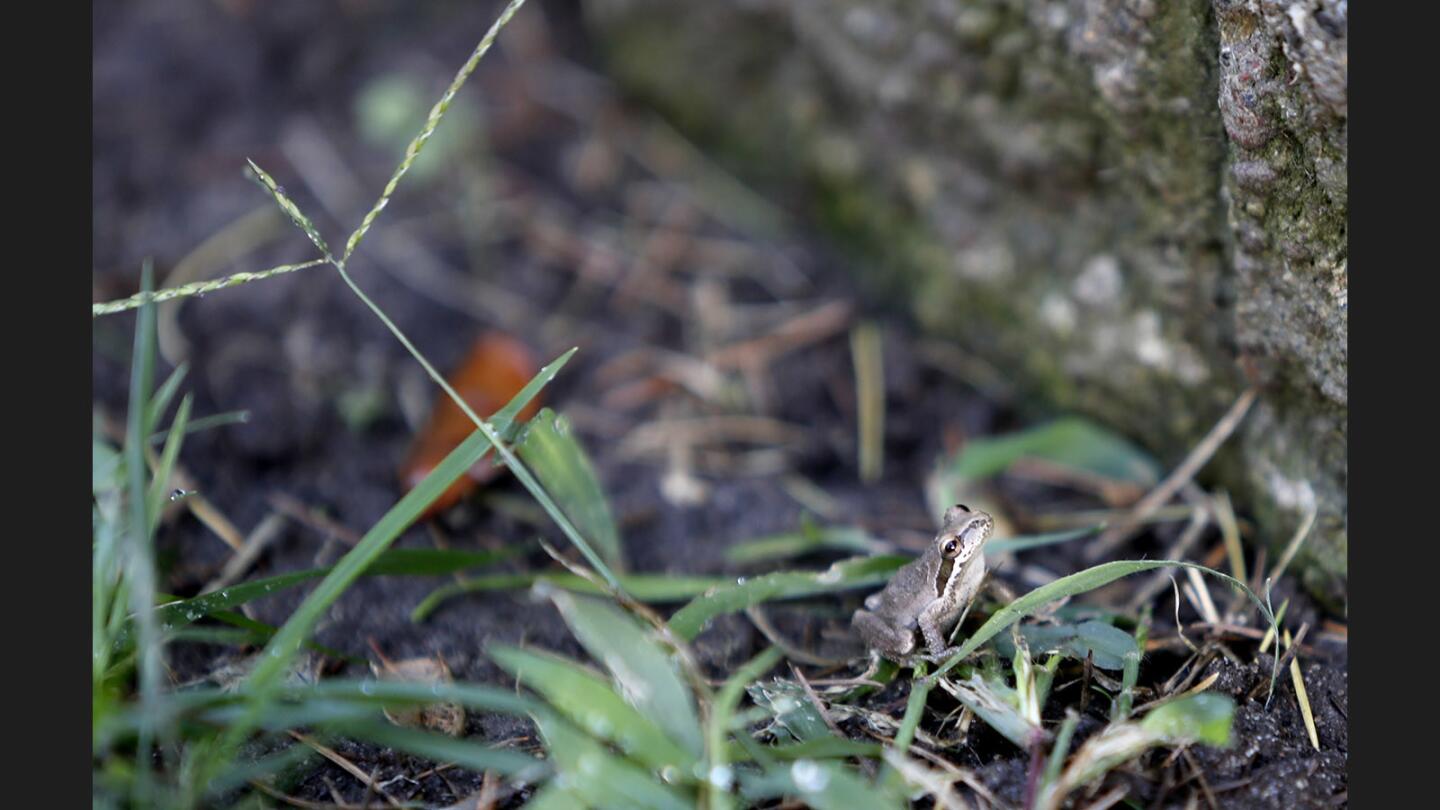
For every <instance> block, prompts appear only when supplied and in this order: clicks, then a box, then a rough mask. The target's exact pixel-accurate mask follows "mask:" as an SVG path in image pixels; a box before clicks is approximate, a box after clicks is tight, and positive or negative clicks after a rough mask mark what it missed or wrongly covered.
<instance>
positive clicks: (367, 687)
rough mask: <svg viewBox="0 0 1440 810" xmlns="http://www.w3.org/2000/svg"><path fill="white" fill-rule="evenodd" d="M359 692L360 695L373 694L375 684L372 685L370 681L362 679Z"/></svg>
mask: <svg viewBox="0 0 1440 810" xmlns="http://www.w3.org/2000/svg"><path fill="white" fill-rule="evenodd" d="M360 694H362V695H373V694H375V686H374V685H373V684H372V683H371V682H370V681H362V682H361V683H360Z"/></svg>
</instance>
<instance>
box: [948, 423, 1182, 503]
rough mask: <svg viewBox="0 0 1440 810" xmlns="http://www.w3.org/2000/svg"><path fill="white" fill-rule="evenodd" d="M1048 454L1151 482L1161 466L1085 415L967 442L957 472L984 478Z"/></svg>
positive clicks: (1115, 475)
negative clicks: (1018, 463) (1026, 458)
mask: <svg viewBox="0 0 1440 810" xmlns="http://www.w3.org/2000/svg"><path fill="white" fill-rule="evenodd" d="M1027 456H1028V457H1032V458H1042V459H1045V460H1046V461H1051V462H1054V463H1056V464H1060V465H1063V466H1066V467H1070V468H1072V469H1077V470H1083V471H1085V472H1090V473H1094V474H1096V475H1099V476H1102V477H1105V478H1109V479H1112V480H1116V481H1128V482H1131V483H1134V484H1138V485H1140V486H1150V485H1153V484H1155V483H1156V482H1157V481H1158V480H1159V475H1160V465H1159V464H1157V463H1156V462H1155V460H1154V459H1153V458H1151V457H1150V456H1149V455H1148V454H1146V453H1145V452H1143V451H1142V450H1140V449H1139V448H1138V447H1136V446H1135V445H1133V444H1131V443H1130V442H1129V441H1128V440H1126V439H1124V438H1123V437H1121V436H1119V435H1117V434H1115V433H1113V432H1111V431H1109V430H1106V429H1105V428H1103V427H1100V426H1099V425H1096V424H1095V423H1093V422H1090V421H1089V420H1086V419H1081V418H1079V417H1070V418H1066V419H1060V420H1058V421H1055V422H1050V423H1049V424H1045V425H1041V426H1039V427H1035V428H1031V429H1029V430H1023V431H1020V432H1018V433H1010V434H1007V435H1004V436H996V437H991V438H982V439H972V440H970V441H969V442H966V444H965V446H964V448H963V449H962V450H961V452H960V456H959V458H957V459H956V460H955V462H954V465H953V469H952V472H953V473H955V474H956V475H958V476H960V477H961V478H965V479H970V480H978V479H982V478H989V477H991V476H993V475H997V474H999V473H1001V472H1004V471H1005V470H1006V469H1007V468H1009V466H1010V465H1011V464H1013V463H1015V461H1017V460H1018V459H1021V458H1024V457H1027Z"/></svg>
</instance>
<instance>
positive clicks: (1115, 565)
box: [930, 560, 1274, 678]
mask: <svg viewBox="0 0 1440 810" xmlns="http://www.w3.org/2000/svg"><path fill="white" fill-rule="evenodd" d="M1170 566H1177V567H1180V568H1194V569H1195V570H1197V571H1200V572H1202V573H1206V574H1209V575H1211V576H1213V577H1219V578H1220V579H1223V580H1225V581H1226V582H1229V583H1230V584H1231V585H1233V586H1234V587H1236V588H1239V589H1240V590H1242V591H1244V592H1245V595H1246V596H1248V597H1250V600H1251V601H1252V602H1254V603H1255V604H1256V606H1257V607H1259V608H1260V612H1261V614H1263V615H1264V616H1265V618H1266V619H1267V620H1269V621H1270V622H1271V623H1272V624H1273V623H1274V616H1273V615H1272V614H1271V613H1270V608H1269V607H1267V606H1266V605H1265V603H1264V602H1263V601H1261V599H1260V597H1258V596H1256V595H1255V592H1254V591H1252V590H1250V588H1249V587H1247V586H1246V585H1245V583H1243V582H1241V581H1240V580H1238V579H1235V578H1234V577H1232V576H1229V575H1227V574H1222V573H1220V572H1219V571H1216V570H1215V569H1213V568H1206V567H1205V566H1203V565H1198V564H1196V563H1188V562H1180V561H1178V560H1116V561H1114V562H1108V563H1102V564H1100V565H1097V566H1094V567H1093V568H1087V569H1085V570H1084V571H1080V572H1077V573H1074V574H1071V575H1069V576H1066V577H1061V578H1060V579H1057V580H1055V581H1054V582H1050V583H1046V584H1045V585H1041V586H1040V587H1038V588H1036V589H1035V590H1033V591H1031V592H1029V593H1027V594H1025V595H1024V596H1022V597H1020V598H1019V599H1016V600H1015V601H1014V602H1011V603H1010V604H1008V605H1006V606H1005V607H1003V608H1001V609H999V610H997V611H996V612H995V614H994V615H993V616H991V617H990V619H989V621H987V622H985V623H984V624H983V625H981V626H980V629H978V630H976V631H975V634H974V635H972V636H970V637H969V638H967V639H965V643H964V644H961V645H960V649H959V650H958V651H956V653H955V654H954V655H952V656H950V659H949V660H947V661H946V662H945V663H944V665H942V666H941V667H940V668H939V669H938V670H936V671H935V674H934V675H931V676H930V677H931V678H939V677H940V676H942V675H944V674H945V673H946V672H948V671H950V669H952V668H953V667H954V666H955V665H957V664H959V663H960V662H961V661H962V660H964V658H965V656H967V655H969V654H970V653H972V652H975V651H976V650H977V649H979V648H980V645H981V644H984V643H985V642H987V641H989V640H990V639H991V638H992V637H993V636H994V635H995V634H996V633H999V632H1000V631H1001V630H1004V629H1005V628H1007V627H1009V626H1010V625H1012V624H1014V623H1016V622H1018V621H1020V620H1021V619H1023V618H1025V617H1026V616H1028V615H1030V614H1032V613H1034V612H1035V611H1037V610H1039V609H1040V608H1042V607H1044V606H1045V605H1047V604H1049V603H1050V602H1054V601H1055V600H1057V599H1063V598H1065V597H1067V596H1075V595H1078V594H1082V593H1085V592H1086V591H1092V590H1094V589H1096V588H1099V587H1100V586H1102V585H1108V584H1109V583H1111V582H1114V581H1115V580H1117V579H1120V578H1121V577H1127V576H1129V575H1131V574H1138V573H1140V572H1142V571H1153V570H1154V569H1156V568H1167V567H1170Z"/></svg>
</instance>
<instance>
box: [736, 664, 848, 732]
mask: <svg viewBox="0 0 1440 810" xmlns="http://www.w3.org/2000/svg"><path fill="white" fill-rule="evenodd" d="M746 691H747V692H749V693H750V699H751V700H753V701H755V705H756V706H760V707H761V708H764V709H766V710H768V711H769V712H770V714H772V715H773V716H774V717H775V722H776V724H778V726H779V729H780V730H781V731H782V732H786V733H789V735H790V737H791V738H792V739H794V740H795V741H796V742H811V741H814V740H820V739H824V738H826V737H833V736H835V735H834V734H832V733H831V732H830V726H829V725H827V724H826V723H825V718H824V717H821V716H820V710H819V709H817V708H816V707H815V704H814V702H812V701H811V700H810V696H809V694H807V693H806V692H805V688H804V687H803V686H801V685H800V684H798V683H795V682H794V681H786V680H780V679H776V680H772V681H769V682H767V683H757V684H754V685H753V686H751V687H749V688H748V689H747V690H746Z"/></svg>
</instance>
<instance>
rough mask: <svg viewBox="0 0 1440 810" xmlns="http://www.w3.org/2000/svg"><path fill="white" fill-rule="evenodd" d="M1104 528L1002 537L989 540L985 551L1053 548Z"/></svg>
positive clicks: (1090, 527) (1092, 527) (1000, 551)
mask: <svg viewBox="0 0 1440 810" xmlns="http://www.w3.org/2000/svg"><path fill="white" fill-rule="evenodd" d="M1104 528H1105V525H1104V524H1101V525H1099V526H1089V527H1086V528H1083V529H1067V530H1065V531H1061V532H1045V533H1043V534H1027V535H1021V536H1020V537H1003V538H1000V539H998V540H991V541H990V542H988V543H986V544H985V551H986V552H987V553H989V554H1004V553H1005V552H1007V551H1010V552H1018V551H1029V550H1030V549H1032V548H1041V547H1042V546H1053V545H1055V544H1056V543H1068V542H1070V541H1071V540H1079V539H1080V538H1082V537H1088V536H1090V535H1093V534H1096V533H1098V532H1100V531H1101V530H1103V529H1104Z"/></svg>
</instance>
